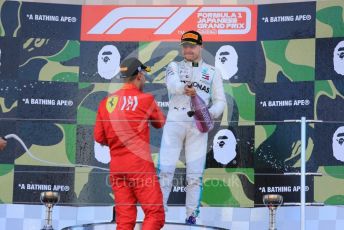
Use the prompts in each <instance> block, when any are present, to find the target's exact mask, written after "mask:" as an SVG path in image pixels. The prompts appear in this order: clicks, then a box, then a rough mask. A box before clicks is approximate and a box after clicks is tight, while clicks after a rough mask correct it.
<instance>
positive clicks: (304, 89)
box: [256, 82, 314, 123]
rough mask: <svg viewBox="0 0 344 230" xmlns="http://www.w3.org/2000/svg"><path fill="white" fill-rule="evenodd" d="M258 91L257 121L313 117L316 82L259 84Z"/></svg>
mask: <svg viewBox="0 0 344 230" xmlns="http://www.w3.org/2000/svg"><path fill="white" fill-rule="evenodd" d="M256 89H257V91H256V123H258V122H260V121H265V122H270V123H271V122H276V121H284V120H289V119H300V117H302V116H305V117H307V118H308V119H312V118H313V109H314V84H313V82H310V83H308V82H302V83H287V82H286V83H268V84H258V85H257V88H256Z"/></svg>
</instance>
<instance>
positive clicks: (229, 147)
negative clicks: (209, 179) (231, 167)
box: [213, 129, 237, 165]
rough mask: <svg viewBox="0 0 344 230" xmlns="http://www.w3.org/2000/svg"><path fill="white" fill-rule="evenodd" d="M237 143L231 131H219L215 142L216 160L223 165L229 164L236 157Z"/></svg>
mask: <svg viewBox="0 0 344 230" xmlns="http://www.w3.org/2000/svg"><path fill="white" fill-rule="evenodd" d="M236 145H237V141H236V139H235V136H234V134H233V133H232V131H230V130H229V129H221V130H219V131H218V132H217V133H216V135H215V137H214V140H213V152H214V158H215V160H216V161H217V162H219V163H221V164H224V165H226V164H228V163H229V162H231V161H232V160H233V159H234V158H235V156H236V151H235V148H236Z"/></svg>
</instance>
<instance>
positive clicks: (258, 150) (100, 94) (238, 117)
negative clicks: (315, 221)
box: [0, 0, 344, 207]
mask: <svg viewBox="0 0 344 230" xmlns="http://www.w3.org/2000/svg"><path fill="white" fill-rule="evenodd" d="M99 7H100V11H101V10H102V7H101V6H99ZM107 7H109V6H107ZM250 7H251V8H249V9H251V10H252V9H253V11H254V10H256V12H257V13H256V14H255V13H252V18H251V20H252V22H253V23H252V25H253V27H252V28H250V29H251V30H252V31H253V32H254V33H255V36H254V39H251V38H250V39H243V40H240V39H237V38H236V39H233V40H232V39H227V40H218V41H211V42H205V47H204V51H205V52H204V59H205V61H206V62H208V63H209V64H211V65H215V66H217V67H221V64H222V69H221V71H222V73H223V80H224V88H225V92H226V99H227V103H228V105H227V108H226V109H225V111H224V113H223V116H222V118H221V119H219V120H217V121H216V125H215V129H214V130H212V131H211V132H210V133H209V141H208V153H207V162H206V166H205V167H206V169H205V173H204V178H203V195H202V202H201V204H202V205H203V206H233V207H254V206H259V205H261V204H262V195H264V194H267V193H279V194H282V195H283V196H284V200H285V202H298V201H299V191H300V187H299V184H300V179H299V177H298V176H286V175H284V173H286V172H298V171H299V170H300V152H301V150H300V149H301V143H300V136H301V135H300V124H299V123H295V122H284V121H285V120H293V119H294V120H295V119H300V118H301V116H305V117H306V118H307V119H312V120H323V121H324V122H323V123H309V124H308V125H307V138H306V139H307V148H306V154H307V156H306V158H307V171H309V172H319V173H322V176H321V177H313V176H307V196H306V197H307V201H308V202H324V203H325V204H329V205H343V204H344V195H343V191H344V145H343V142H344V125H343V121H344V119H343V116H342V114H343V112H344V79H343V78H344V23H343V21H344V3H343V1H341V0H338V1H326V2H325V1H324V2H319V3H316V2H307V3H288V4H272V5H260V6H250ZM83 10H84V8H83V7H81V6H76V5H62V4H44V3H27V2H15V1H4V0H0V13H1V24H0V36H1V37H0V51H1V52H0V63H1V64H0V135H1V136H5V135H7V134H15V135H16V137H18V138H17V139H15V138H10V139H9V140H8V146H7V148H6V149H5V150H4V151H3V152H1V154H0V184H1V185H2V189H1V190H0V202H2V203H39V202H40V201H39V193H40V192H41V191H45V190H53V191H58V192H60V194H61V201H60V203H61V204H65V205H112V203H113V195H112V192H111V187H110V186H109V182H108V171H106V170H107V168H108V157H106V156H107V150H106V149H104V148H103V147H100V146H98V145H96V144H95V143H94V140H93V126H94V122H95V116H96V111H97V107H98V103H99V102H100V100H101V99H102V98H104V97H105V96H106V95H108V93H110V92H113V91H115V90H116V89H119V88H120V87H121V86H122V82H121V81H120V80H119V79H118V78H117V77H116V74H117V73H118V64H119V63H120V61H121V60H123V59H124V58H127V57H132V56H134V57H138V58H139V59H140V60H142V61H143V62H144V63H145V64H146V65H149V66H152V73H151V75H150V78H149V79H148V80H147V84H146V87H145V91H147V92H151V93H152V94H154V96H155V97H156V101H157V102H158V104H159V106H160V107H161V108H162V109H163V111H164V112H165V113H167V111H168V96H167V89H166V86H165V84H164V71H165V67H166V65H167V64H168V63H169V62H170V61H171V60H181V59H182V58H181V56H180V53H179V47H178V46H179V43H178V41H176V40H171V41H168V40H166V39H165V40H156V41H134V40H135V39H133V38H131V39H130V41H119V40H118V41H115V40H106V39H104V40H101V39H100V40H99V39H98V40H97V39H93V40H92V39H89V40H88V39H81V35H80V34H81V33H82V31H81V30H82V29H81V28H82V24H83V23H84V21H82V20H84V18H82V17H84V16H82V15H84V14H82V12H83ZM253 11H252V12H253ZM98 20H100V19H98ZM106 63H110V64H111V65H110V66H111V68H108V67H107V66H109V65H105V64H106ZM161 135H162V130H155V129H153V128H152V129H151V148H152V156H153V159H154V161H155V163H156V162H157V158H158V153H159V148H160V141H161ZM223 155H226V156H229V155H230V156H231V157H230V159H229V158H228V157H227V160H226V161H224V160H223V158H221V156H223ZM183 159H184V157H183V154H182V155H181V159H180V162H178V166H177V170H176V175H175V180H174V186H173V188H172V193H171V197H170V199H169V203H170V204H174V205H183V204H184V201H185V164H184V161H183ZM221 159H222V160H221Z"/></svg>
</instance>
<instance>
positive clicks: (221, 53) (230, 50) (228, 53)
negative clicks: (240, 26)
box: [215, 45, 238, 80]
mask: <svg viewBox="0 0 344 230" xmlns="http://www.w3.org/2000/svg"><path fill="white" fill-rule="evenodd" d="M215 67H216V68H218V69H219V70H220V71H221V75H222V78H223V79H224V80H229V79H230V78H232V77H233V76H234V75H235V74H236V73H237V72H238V54H237V52H236V51H235V49H234V47H233V46H230V45H225V46H221V47H220V49H219V50H218V51H217V52H216V55H215Z"/></svg>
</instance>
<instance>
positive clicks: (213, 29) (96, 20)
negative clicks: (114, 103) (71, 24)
mask: <svg viewBox="0 0 344 230" xmlns="http://www.w3.org/2000/svg"><path fill="white" fill-rule="evenodd" d="M82 10H83V13H82V31H81V40H86V41H155V40H168V41H178V40H179V39H180V36H181V34H182V33H184V32H185V31H187V30H190V29H193V30H197V31H198V32H200V33H201V34H202V35H203V36H204V40H207V41H239V40H242V41H254V40H256V17H257V8H256V6H240V7H236V6H212V7H210V6H207V7H197V6H139V7H130V6H123V7H114V6H83V9H82Z"/></svg>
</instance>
